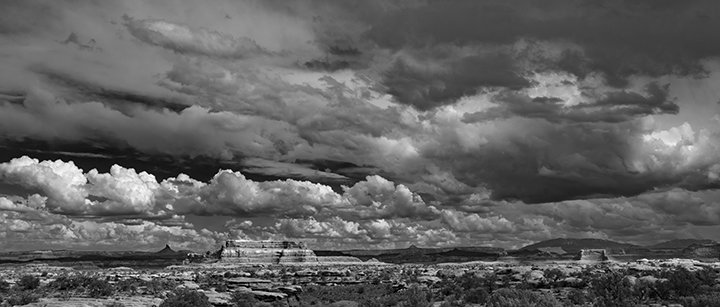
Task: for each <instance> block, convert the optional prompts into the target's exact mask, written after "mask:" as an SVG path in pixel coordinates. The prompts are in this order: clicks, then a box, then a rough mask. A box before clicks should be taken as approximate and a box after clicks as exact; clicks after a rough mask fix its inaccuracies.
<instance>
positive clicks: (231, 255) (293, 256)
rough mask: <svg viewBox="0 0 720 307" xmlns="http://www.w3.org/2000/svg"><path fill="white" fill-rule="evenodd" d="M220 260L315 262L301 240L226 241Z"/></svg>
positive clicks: (235, 261)
mask: <svg viewBox="0 0 720 307" xmlns="http://www.w3.org/2000/svg"><path fill="white" fill-rule="evenodd" d="M220 261H221V262H231V263H268V264H278V263H308V262H310V263H316V262H318V259H317V256H316V255H315V252H313V251H312V250H309V249H306V248H305V245H304V244H303V243H302V242H291V241H248V240H232V241H226V242H225V246H223V248H222V251H221V253H220Z"/></svg>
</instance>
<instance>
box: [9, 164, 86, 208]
mask: <svg viewBox="0 0 720 307" xmlns="http://www.w3.org/2000/svg"><path fill="white" fill-rule="evenodd" d="M0 178H3V179H4V180H6V181H9V182H17V183H19V184H21V185H23V186H26V187H29V188H36V189H39V190H40V191H42V192H43V193H45V194H46V195H47V196H48V198H49V201H48V206H49V207H50V208H57V209H59V210H60V211H66V212H82V211H83V210H85V209H86V206H87V205H88V202H86V200H87V199H86V197H87V196H88V192H87V191H86V190H85V185H86V184H87V178H85V176H84V174H83V171H82V170H81V169H79V168H77V167H76V166H75V164H74V163H73V162H67V163H66V162H63V161H60V160H58V161H42V162H41V161H39V160H37V159H32V158H29V157H26V156H24V157H21V158H18V159H13V160H12V161H10V162H5V163H2V164H0Z"/></svg>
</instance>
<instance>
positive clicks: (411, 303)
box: [399, 286, 433, 307]
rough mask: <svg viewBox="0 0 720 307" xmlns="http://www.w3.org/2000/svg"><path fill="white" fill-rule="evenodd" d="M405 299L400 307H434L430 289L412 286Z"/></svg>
mask: <svg viewBox="0 0 720 307" xmlns="http://www.w3.org/2000/svg"><path fill="white" fill-rule="evenodd" d="M404 294H405V295H404V296H405V297H404V299H402V303H401V304H400V305H399V306H407V307H425V306H430V305H432V300H433V298H432V292H430V291H429V290H428V289H421V288H420V287H418V286H412V287H410V288H409V289H407V290H405V293H404Z"/></svg>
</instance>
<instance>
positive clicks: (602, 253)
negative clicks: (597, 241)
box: [575, 249, 609, 262]
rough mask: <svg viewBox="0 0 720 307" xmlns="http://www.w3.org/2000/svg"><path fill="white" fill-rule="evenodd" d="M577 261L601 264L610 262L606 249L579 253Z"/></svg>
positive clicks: (585, 250)
mask: <svg viewBox="0 0 720 307" xmlns="http://www.w3.org/2000/svg"><path fill="white" fill-rule="evenodd" d="M575 260H581V261H598V262H599V261H606V260H609V258H608V254H607V251H606V250H604V249H583V250H580V251H579V252H578V253H577V255H576V256H575Z"/></svg>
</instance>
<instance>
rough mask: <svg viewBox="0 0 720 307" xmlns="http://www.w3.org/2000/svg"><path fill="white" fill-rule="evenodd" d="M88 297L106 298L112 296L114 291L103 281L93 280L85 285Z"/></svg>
mask: <svg viewBox="0 0 720 307" xmlns="http://www.w3.org/2000/svg"><path fill="white" fill-rule="evenodd" d="M87 291H88V295H89V296H90V297H93V298H99V297H106V296H110V295H112V294H113V293H114V292H115V290H114V289H113V287H112V286H111V285H110V284H109V283H108V282H107V281H105V280H100V279H93V280H92V281H90V282H89V284H88V285H87Z"/></svg>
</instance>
